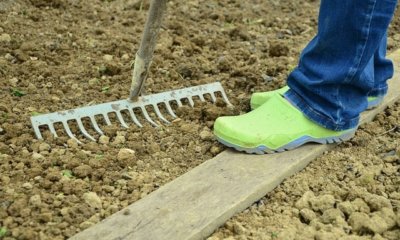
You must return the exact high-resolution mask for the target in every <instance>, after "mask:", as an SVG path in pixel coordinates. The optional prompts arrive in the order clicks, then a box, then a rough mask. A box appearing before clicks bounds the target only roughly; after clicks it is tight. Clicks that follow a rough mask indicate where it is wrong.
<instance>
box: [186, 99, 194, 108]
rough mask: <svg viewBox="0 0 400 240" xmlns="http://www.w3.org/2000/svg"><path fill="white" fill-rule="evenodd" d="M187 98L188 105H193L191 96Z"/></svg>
mask: <svg viewBox="0 0 400 240" xmlns="http://www.w3.org/2000/svg"><path fill="white" fill-rule="evenodd" d="M187 99H188V101H189V105H190V106H191V107H194V102H193V99H192V98H191V97H188V98H187Z"/></svg>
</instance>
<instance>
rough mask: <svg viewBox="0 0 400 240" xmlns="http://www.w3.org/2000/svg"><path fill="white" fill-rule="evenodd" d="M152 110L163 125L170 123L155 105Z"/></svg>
mask: <svg viewBox="0 0 400 240" xmlns="http://www.w3.org/2000/svg"><path fill="white" fill-rule="evenodd" d="M153 108H154V111H155V112H156V115H157V116H158V118H160V119H161V120H162V121H164V122H165V123H167V124H169V123H170V122H169V121H168V120H167V119H166V118H165V117H164V116H163V115H162V114H161V112H160V109H159V108H158V106H157V105H156V104H153Z"/></svg>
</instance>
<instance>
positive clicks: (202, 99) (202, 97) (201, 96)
mask: <svg viewBox="0 0 400 240" xmlns="http://www.w3.org/2000/svg"><path fill="white" fill-rule="evenodd" d="M199 98H200V101H202V102H204V101H205V99H204V96H203V94H199Z"/></svg>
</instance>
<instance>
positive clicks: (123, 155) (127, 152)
mask: <svg viewBox="0 0 400 240" xmlns="http://www.w3.org/2000/svg"><path fill="white" fill-rule="evenodd" d="M117 159H118V160H119V161H124V160H134V159H135V151H133V150H132V149H129V148H121V149H120V150H119V152H118V156H117Z"/></svg>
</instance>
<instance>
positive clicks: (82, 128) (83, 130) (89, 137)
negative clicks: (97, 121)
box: [76, 118, 96, 142]
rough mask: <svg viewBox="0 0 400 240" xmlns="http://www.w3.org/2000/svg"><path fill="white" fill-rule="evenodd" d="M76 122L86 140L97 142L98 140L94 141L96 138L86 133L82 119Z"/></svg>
mask: <svg viewBox="0 0 400 240" xmlns="http://www.w3.org/2000/svg"><path fill="white" fill-rule="evenodd" d="M76 121H77V122H78V127H79V130H81V132H82V134H83V135H84V136H85V137H86V138H88V139H90V140H92V141H93V142H96V139H94V138H93V137H92V136H91V135H90V134H89V133H88V132H87V131H86V129H85V126H83V123H82V121H81V119H80V118H78V119H76Z"/></svg>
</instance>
